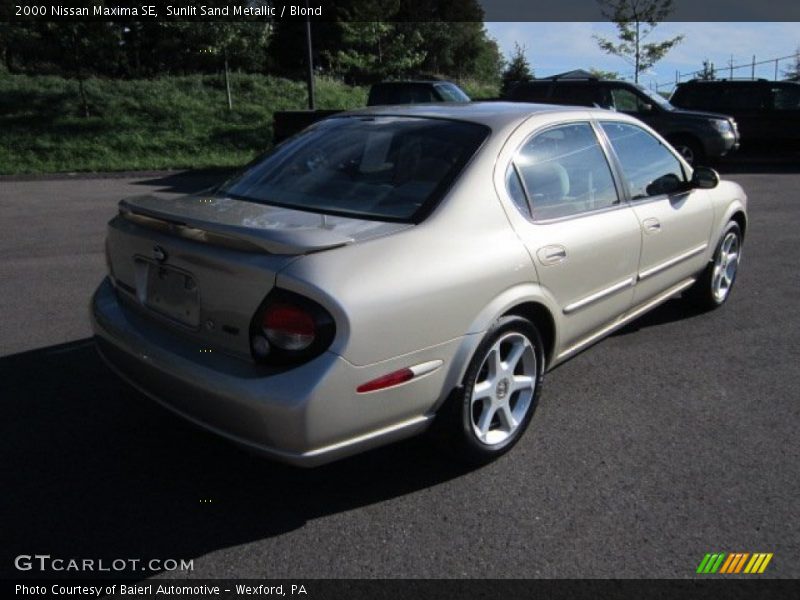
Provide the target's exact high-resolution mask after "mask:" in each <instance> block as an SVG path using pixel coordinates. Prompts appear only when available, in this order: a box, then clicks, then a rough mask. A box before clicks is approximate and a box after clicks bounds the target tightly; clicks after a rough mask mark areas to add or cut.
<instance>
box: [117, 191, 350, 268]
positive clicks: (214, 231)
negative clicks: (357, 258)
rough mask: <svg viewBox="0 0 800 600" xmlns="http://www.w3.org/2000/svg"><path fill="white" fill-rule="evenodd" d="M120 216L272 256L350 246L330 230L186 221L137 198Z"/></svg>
mask: <svg viewBox="0 0 800 600" xmlns="http://www.w3.org/2000/svg"><path fill="white" fill-rule="evenodd" d="M119 213H120V215H121V216H122V217H123V218H124V219H126V220H128V221H131V222H134V223H136V224H137V225H141V226H144V227H148V228H151V229H157V230H160V231H163V232H166V233H169V234H171V235H175V236H178V237H182V238H185V239H190V240H194V241H197V242H202V243H206V244H213V245H217V246H225V247H228V248H233V249H236V250H244V251H249V252H268V253H269V254H286V255H298V254H310V253H312V252H320V251H321V250H328V249H330V248H336V247H339V246H345V245H347V244H351V243H352V242H353V241H354V240H353V238H351V237H348V236H344V235H341V234H339V233H336V232H334V231H330V230H328V229H323V228H321V227H319V228H296V229H277V228H276V229H266V228H256V227H243V226H239V225H229V224H225V223H216V222H213V221H206V220H201V219H196V218H187V217H183V216H180V215H177V214H173V213H171V212H168V211H163V210H159V209H158V208H154V207H152V206H142V205H141V204H138V203H136V199H135V198H131V199H129V200H121V201H120V202H119Z"/></svg>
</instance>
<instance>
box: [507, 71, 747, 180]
mask: <svg viewBox="0 0 800 600" xmlns="http://www.w3.org/2000/svg"><path fill="white" fill-rule="evenodd" d="M509 99H510V100H512V101H515V102H540V103H545V104H571V105H578V106H594V107H599V108H610V109H613V110H617V111H619V112H623V113H626V114H629V115H631V116H634V117H636V118H638V119H640V120H641V121H644V122H645V123H647V124H648V125H649V126H650V127H652V128H653V129H655V130H656V131H657V132H658V133H660V134H661V135H662V136H664V137H665V138H666V139H667V140H668V141H669V142H670V143H671V144H672V145H673V146H674V147H675V149H676V150H678V152H680V153H681V154H682V155H683V157H684V158H685V159H686V160H687V162H689V163H695V164H696V163H697V162H699V161H702V159H704V158H710V159H716V158H719V157H721V156H725V155H726V154H728V153H729V152H731V151H732V150H734V149H736V148H737V147H738V144H739V133H738V130H737V125H736V122H735V121H734V119H732V118H731V117H728V116H727V115H724V114H714V113H708V112H697V111H688V110H682V109H679V108H676V107H674V106H673V105H672V104H670V102H669V101H668V100H666V99H665V98H664V97H663V96H661V95H660V94H658V93H656V92H653V91H650V90H648V89H646V88H644V87H642V86H640V85H637V84H633V83H629V82H627V81H616V80H606V79H599V78H597V77H593V76H592V75H591V74H590V73H588V72H586V71H572V72H570V73H565V74H563V75H556V76H554V77H549V78H546V79H535V80H533V81H530V82H525V83H520V84H518V85H517V86H515V87H514V88H512V90H511V92H510V93H509Z"/></svg>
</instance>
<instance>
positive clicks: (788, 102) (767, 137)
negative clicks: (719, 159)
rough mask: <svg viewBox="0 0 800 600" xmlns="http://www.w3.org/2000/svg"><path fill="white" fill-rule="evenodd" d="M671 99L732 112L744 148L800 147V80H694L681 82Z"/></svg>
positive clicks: (678, 104)
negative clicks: (767, 146)
mask: <svg viewBox="0 0 800 600" xmlns="http://www.w3.org/2000/svg"><path fill="white" fill-rule="evenodd" d="M670 101H671V102H672V104H674V105H675V106H680V107H682V108H691V109H698V108H699V109H703V110H719V111H722V112H725V113H727V114H729V115H732V116H733V117H734V118H735V119H736V122H737V123H738V124H739V130H740V131H741V136H742V144H743V147H744V148H758V147H761V148H763V147H764V146H766V145H769V147H770V148H771V149H785V148H792V149H794V150H800V82H794V81H767V80H766V79H756V80H739V81H737V80H724V79H722V80H718V81H699V80H692V81H687V82H685V83H679V84H678V86H677V87H676V89H675V91H674V92H673V94H672V97H671V98H670Z"/></svg>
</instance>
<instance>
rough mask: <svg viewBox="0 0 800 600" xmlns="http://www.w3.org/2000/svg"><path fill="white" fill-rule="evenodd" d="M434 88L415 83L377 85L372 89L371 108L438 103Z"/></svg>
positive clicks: (370, 96) (369, 101)
mask: <svg viewBox="0 0 800 600" xmlns="http://www.w3.org/2000/svg"><path fill="white" fill-rule="evenodd" d="M437 100H438V99H437V98H436V96H435V95H434V93H433V87H432V86H429V85H419V84H414V83H408V84H406V83H404V84H397V85H395V84H388V85H375V86H373V87H372V88H371V89H370V93H369V100H368V102H367V104H368V105H369V106H381V105H385V104H422V103H426V102H436V101H437Z"/></svg>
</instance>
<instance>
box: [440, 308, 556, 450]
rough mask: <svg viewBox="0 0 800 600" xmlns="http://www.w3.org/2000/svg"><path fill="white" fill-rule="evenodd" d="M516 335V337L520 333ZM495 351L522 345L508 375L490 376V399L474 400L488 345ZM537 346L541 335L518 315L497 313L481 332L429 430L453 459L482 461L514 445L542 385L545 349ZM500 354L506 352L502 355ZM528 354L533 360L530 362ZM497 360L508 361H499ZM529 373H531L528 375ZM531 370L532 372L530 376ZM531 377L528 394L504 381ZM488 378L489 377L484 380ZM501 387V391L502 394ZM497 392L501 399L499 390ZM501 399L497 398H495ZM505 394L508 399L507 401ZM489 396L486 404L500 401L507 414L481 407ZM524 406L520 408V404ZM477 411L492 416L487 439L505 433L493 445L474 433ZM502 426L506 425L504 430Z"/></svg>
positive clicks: (509, 349)
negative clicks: (494, 382) (460, 376)
mask: <svg viewBox="0 0 800 600" xmlns="http://www.w3.org/2000/svg"><path fill="white" fill-rule="evenodd" d="M520 336H521V337H520ZM523 338H524V340H527V342H528V344H529V345H530V349H531V352H530V353H529V352H528V350H527V348H528V346H525V345H524V342H523V341H522V340H523ZM498 342H499V346H498V350H497V352H498V353H499V355H500V358H501V360H502V358H503V357H505V358H509V355H510V353H511V350H513V349H515V348H517V347H518V346H522V347H523V350H522V351H521V352H522V354H521V356H520V358H519V360H518V361H517V362H516V363H515V364H514V365H509V366H510V368H511V371H510V372H506V373H505V374H506V375H507V377H503V376H502V375H499V376H498V377H495V378H494V379H496V380H497V385H496V386H494V387H493V389H494V390H495V392H494V393H493V400H490V399H488V398H486V399H484V400H482V401H481V400H479V401H476V402H475V403H473V401H472V399H473V392H474V391H475V385H476V383H478V382H480V383H484V384H485V381H483V380H481V378H482V377H486V374H487V373H488V371H487V369H488V368H489V367H488V365H487V362H486V361H487V360H489V359H490V356H492V357H493V356H494V354H493V349H494V348H495V345H496V344H498ZM543 348H544V347H543V345H542V338H541V336H540V335H539V332H538V330H537V329H536V327H535V326H534V325H533V324H532V323H531V322H530V321H528V320H527V319H524V318H522V317H518V316H507V317H501V318H500V319H498V321H497V322H496V323H495V324H494V325H493V326H492V327H491V328H490V329H489V331H487V332H486V335H485V336H484V338H483V340H482V341H481V343H480V345H479V346H478V348H477V350H476V351H475V354H474V356H473V357H472V359H471V360H470V363H469V366H468V367H467V371H466V373H465V375H464V381H463V385H461V386H460V387H458V388H456V389H455V390H454V391H453V393H452V394H451V396H450V398H449V399H448V401H447V402H446V403H445V404H444V405H443V406H442V408H441V409H440V410H439V413H438V415H437V419H436V423H435V425H434V429H433V432H434V434H435V435H436V438H437V440H438V441H439V442H440V443H443V444H444V446H445V449H446V450H447V451H448V452H449V453H451V454H452V455H453V456H455V457H456V458H457V459H459V460H461V461H463V462H465V463H467V464H469V465H482V464H486V463H488V462H491V461H492V460H494V459H496V458H498V457H500V456H502V455H503V454H505V453H506V452H508V451H509V450H510V449H511V448H512V447H513V446H514V444H516V443H517V442H518V441H519V439H520V438H521V437H522V434H523V433H525V430H526V429H527V427H528V425H529V423H530V421H531V418H532V417H533V413H534V412H535V410H536V406H537V405H538V401H539V396H540V395H541V391H542V385H543V383H544V379H543V375H544V351H543ZM503 352H507V353H508V354H506V355H505V356H504V355H503ZM531 356H532V358H533V361H535V364H533V365H532V364H531ZM502 364H506V365H508V362H506V361H504V362H503V363H502ZM528 373H531V374H530V375H528ZM533 373H535V375H534V374H533ZM518 376H519V377H528V376H530V377H531V379H532V383H533V389H532V390H531V391H530V393H528V390H527V389H526V390H513V389H512V386H514V382H512V381H509V378H516V377H518ZM503 380H505V387H503V385H504V384H503ZM486 381H488V377H487V379H486ZM501 389H505V392H501V391H500V390H501ZM501 393H502V397H500V396H498V394H501ZM499 397H500V398H502V399H501V400H498V398H499ZM506 398H507V399H506ZM487 400H489V404H491V402H493V401H494V400H497V401H498V402H502V401H503V400H504V401H505V403H506V405H507V406H508V412H506V411H505V410H504V409H501V408H496V409H494V410H495V412H494V413H492V409H491V407H486V406H484V404H485V403H486V401H487ZM478 402H481V406H482V407H478V406H477V405H478ZM525 404H527V406H526V407H525V406H524V405H525ZM476 408H477V410H479V411H488V412H489V413H492V414H493V415H494V416H491V417H490V418H489V419H488V425H489V431H487V432H486V434H485V435H486V436H487V438H491V437H492V436H494V437H496V438H500V437H502V435H503V434H504V433H505V434H507V437H505V438H503V439H498V440H497V442H496V443H490V442H491V439H488V440H481V439H480V438H479V435H480V433H479V432H478V431H477V429H476V428H477V425H476V424H475V419H476V417H477V415H476V414H475V412H474V411H475V409H476ZM523 409H524V416H523V415H522V413H520V414H519V415H518V416H520V418H519V419H513V418H512V421H515V422H516V426H515V427H513V428H512V427H510V426H509V425H508V421H507V420H506V419H507V418H508V417H506V416H505V415H508V416H509V417H513V416H514V413H515V412H516V411H517V410H519V411H522V410H523ZM482 414H483V413H482ZM495 422H497V424H498V427H497V428H495V429H492V426H493V425H494V424H495ZM504 429H509V431H508V432H505V431H504Z"/></svg>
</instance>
